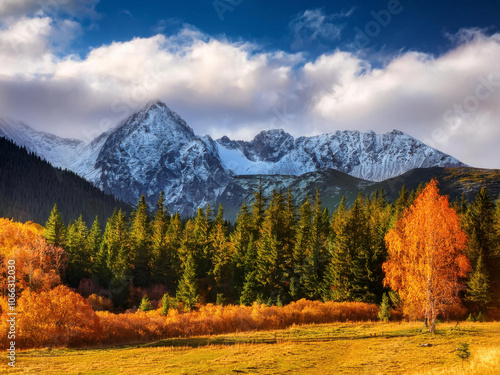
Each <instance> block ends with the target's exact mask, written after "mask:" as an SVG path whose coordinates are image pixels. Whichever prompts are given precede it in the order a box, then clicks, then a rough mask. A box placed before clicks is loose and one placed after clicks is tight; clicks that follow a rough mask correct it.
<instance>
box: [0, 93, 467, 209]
mask: <svg viewBox="0 0 500 375" xmlns="http://www.w3.org/2000/svg"><path fill="white" fill-rule="evenodd" d="M0 135H4V136H6V137H7V138H10V139H13V140H14V141H15V142H16V143H18V144H19V145H22V146H25V147H27V148H28V149H30V150H31V151H33V152H35V153H37V154H38V155H40V156H41V157H44V158H45V159H47V160H48V161H49V162H51V163H53V164H54V165H56V166H60V167H63V168H68V169H70V170H73V171H74V172H75V173H78V174H79V175H81V176H82V177H84V178H86V179H87V180H89V181H91V182H93V183H94V184H95V185H96V186H98V187H100V188H101V189H103V190H104V191H105V192H107V193H111V194H114V195H115V196H117V197H119V198H121V199H122V200H125V201H128V202H133V203H135V202H136V201H137V199H138V198H139V197H140V196H141V195H142V194H146V196H147V197H148V200H149V202H150V203H154V200H156V199H157V197H158V194H159V193H160V191H162V190H163V191H164V192H165V198H166V202H167V204H168V206H169V208H170V209H171V210H173V211H179V212H181V213H182V214H184V215H190V214H192V213H194V212H195V211H196V209H197V208H198V207H200V206H204V205H206V204H208V203H211V204H214V203H215V202H217V199H218V198H219V197H221V196H223V195H224V194H226V193H227V192H226V193H225V191H226V189H227V188H228V186H229V185H230V182H231V181H234V179H235V178H237V176H239V175H240V176H241V175H281V176H283V175H288V176H301V175H304V174H306V173H310V172H317V171H320V170H325V169H333V170H337V171H340V172H343V173H347V174H349V175H351V176H353V177H357V178H361V179H363V180H370V181H383V180H386V179H388V178H392V177H396V176H399V175H401V174H403V173H405V172H408V171H409V170H412V169H415V168H428V167H460V166H464V164H463V163H461V162H460V161H458V160H457V159H455V158H453V157H451V156H450V155H447V154H444V153H442V152H440V151H438V150H436V149H433V148H431V147H429V146H427V145H425V144H424V143H422V142H420V141H418V140H417V139H415V138H413V137H411V136H409V135H408V134H406V133H403V132H401V131H399V130H393V131H391V132H389V133H386V134H377V133H375V132H373V131H369V132H360V131H354V130H346V131H340V130H339V131H336V132H333V133H328V134H321V135H316V136H310V137H305V136H302V137H298V138H294V137H293V136H292V135H290V134H288V133H287V132H285V131H284V130H282V129H272V130H264V131H262V132H260V133H258V134H257V135H256V136H255V138H254V139H253V140H251V141H234V140H231V139H229V138H228V137H222V138H220V139H218V140H216V141H214V140H213V139H212V138H211V137H210V136H205V137H199V136H197V135H196V134H195V133H194V132H193V130H192V129H191V128H190V127H189V126H188V124H187V123H186V122H185V121H184V120H183V119H182V118H181V117H180V116H179V115H178V114H177V113H175V112H174V111H172V110H171V109H170V108H168V107H167V105H165V104H164V103H162V102H161V101H159V100H155V101H151V102H148V103H147V104H146V105H145V106H144V107H143V108H142V109H141V110H140V111H138V112H136V113H134V114H133V115H132V116H130V117H128V118H127V119H125V120H124V121H122V122H121V123H120V125H119V126H118V127H116V128H114V129H112V130H110V131H108V132H106V133H103V134H102V135H100V136H99V137H97V138H96V139H95V140H93V141H92V142H91V143H89V144H87V145H86V144H84V143H83V142H81V141H77V140H68V139H62V138H58V137H56V136H53V135H48V134H46V133H40V132H36V131H34V130H32V129H30V128H29V127H27V126H24V125H23V126H21V125H20V126H14V125H12V124H7V123H6V122H5V121H0ZM279 178H282V177H279ZM231 194H232V193H231ZM226 195H227V194H226Z"/></svg>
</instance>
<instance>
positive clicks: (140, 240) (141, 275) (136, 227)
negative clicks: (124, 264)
mask: <svg viewBox="0 0 500 375" xmlns="http://www.w3.org/2000/svg"><path fill="white" fill-rule="evenodd" d="M129 233H130V244H131V253H130V257H131V264H132V270H131V271H132V278H133V282H134V284H135V285H136V286H140V287H145V286H148V285H150V283H151V270H150V259H151V228H150V219H149V208H148V205H147V203H146V198H145V197H144V195H142V197H141V198H140V200H139V203H138V204H137V209H136V210H135V211H134V213H133V214H132V220H131V223H130V232H129Z"/></svg>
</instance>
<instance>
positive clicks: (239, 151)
mask: <svg viewBox="0 0 500 375" xmlns="http://www.w3.org/2000/svg"><path fill="white" fill-rule="evenodd" d="M216 142H217V146H218V150H219V155H220V157H221V160H222V163H223V164H224V166H226V168H228V169H230V170H232V171H233V172H234V173H235V174H237V175H254V174H263V175H269V174H285V175H294V176H299V175H301V174H304V173H308V172H313V171H317V170H320V169H323V168H331V169H336V170H338V171H341V172H344V173H348V174H350V175H351V176H354V177H358V178H361V179H365V180H370V181H383V180H386V179H388V178H391V177H396V176H398V175H401V174H403V173H405V172H407V171H409V170H411V169H415V168H427V167H435V166H439V167H459V166H465V165H464V164H463V163H461V162H460V161H458V160H457V159H455V158H453V157H451V156H450V155H447V154H444V153H442V152H440V151H438V150H436V149H433V148H432V147H429V146H427V145H425V144H424V143H422V142H420V141H418V140H416V139H415V138H413V137H411V136H409V135H407V134H405V133H403V132H400V131H397V130H394V131H392V132H390V133H387V134H376V133H374V132H367V133H362V132H359V131H337V132H335V133H329V134H322V135H318V136H312V137H300V138H297V139H293V137H292V136H291V135H290V134H287V133H285V132H284V131H283V130H271V131H263V132H261V133H260V134H258V135H257V136H256V137H255V139H254V140H252V141H250V142H243V141H231V140H230V139H229V138H227V137H224V138H221V139H219V140H217V141H216Z"/></svg>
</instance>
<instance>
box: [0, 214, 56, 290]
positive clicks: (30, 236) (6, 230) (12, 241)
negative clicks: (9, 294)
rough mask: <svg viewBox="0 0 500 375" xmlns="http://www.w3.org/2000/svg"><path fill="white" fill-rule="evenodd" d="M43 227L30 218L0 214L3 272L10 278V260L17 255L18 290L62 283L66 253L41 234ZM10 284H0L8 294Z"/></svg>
mask: <svg viewBox="0 0 500 375" xmlns="http://www.w3.org/2000/svg"><path fill="white" fill-rule="evenodd" d="M42 233H43V228H42V227H41V226H40V225H38V224H33V223H31V222H28V223H25V224H22V223H17V222H14V221H12V220H8V219H4V218H0V275H1V280H7V262H8V261H9V259H15V267H16V291H17V292H18V293H20V292H22V291H23V290H24V289H26V288H30V289H31V291H47V290H49V289H51V288H53V287H55V286H57V285H59V284H61V274H62V272H63V270H64V267H65V264H66V253H65V251H64V250H63V249H62V248H60V247H55V246H52V245H49V244H48V243H47V241H46V240H45V239H44V238H43V237H42ZM6 288H7V284H6V283H5V282H3V283H1V285H0V294H2V295H5V293H6Z"/></svg>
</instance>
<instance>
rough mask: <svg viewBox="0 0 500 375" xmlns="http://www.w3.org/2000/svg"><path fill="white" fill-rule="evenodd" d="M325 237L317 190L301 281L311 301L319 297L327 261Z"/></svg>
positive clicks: (325, 224)
mask: <svg viewBox="0 0 500 375" xmlns="http://www.w3.org/2000/svg"><path fill="white" fill-rule="evenodd" d="M327 237H328V222H326V223H324V222H323V208H322V204H321V199H320V194H319V190H318V191H317V192H316V199H315V201H314V206H313V212H312V222H311V237H310V250H309V252H308V253H307V254H306V259H305V263H304V266H305V267H304V272H303V276H302V281H301V283H302V284H303V286H304V290H305V293H306V295H307V297H309V298H312V299H317V298H319V297H320V295H321V287H322V285H321V283H322V281H323V278H324V273H325V268H326V266H327V264H328V260H329V256H328V253H327V245H326V244H327Z"/></svg>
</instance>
